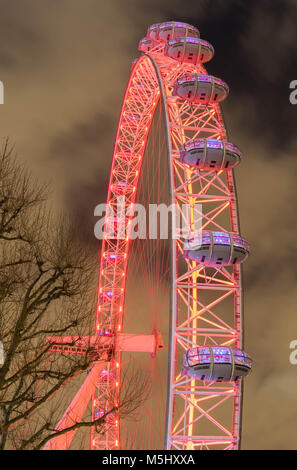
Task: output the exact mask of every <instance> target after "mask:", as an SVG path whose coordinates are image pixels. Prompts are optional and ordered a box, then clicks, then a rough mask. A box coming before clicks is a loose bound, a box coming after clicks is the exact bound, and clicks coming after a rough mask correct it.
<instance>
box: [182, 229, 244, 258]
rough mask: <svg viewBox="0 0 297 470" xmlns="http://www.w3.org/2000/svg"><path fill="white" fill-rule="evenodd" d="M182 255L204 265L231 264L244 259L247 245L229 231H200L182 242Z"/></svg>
mask: <svg viewBox="0 0 297 470" xmlns="http://www.w3.org/2000/svg"><path fill="white" fill-rule="evenodd" d="M183 249H184V251H183V256H184V258H186V259H190V260H192V261H196V262H198V263H202V264H205V265H206V266H231V265H232V264H238V263H242V262H243V261H245V259H246V258H247V257H248V254H249V252H250V248H249V245H248V244H247V242H246V241H245V240H244V239H243V238H241V237H240V236H239V235H237V234H235V233H231V232H212V231H202V232H200V233H199V234H198V235H197V236H195V237H193V238H190V239H188V240H186V241H185V242H184V247H183Z"/></svg>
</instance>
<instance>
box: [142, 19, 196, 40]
mask: <svg viewBox="0 0 297 470" xmlns="http://www.w3.org/2000/svg"><path fill="white" fill-rule="evenodd" d="M181 36H185V37H195V38H199V31H198V29H197V28H195V26H192V25H190V24H188V23H182V22H180V21H167V22H166V23H156V24H153V25H151V26H150V27H149V28H148V30H147V37H148V38H150V39H153V41H159V42H167V41H168V40H169V39H172V38H176V37H181Z"/></svg>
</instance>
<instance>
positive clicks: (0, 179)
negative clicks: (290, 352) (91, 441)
mask: <svg viewBox="0 0 297 470" xmlns="http://www.w3.org/2000/svg"><path fill="white" fill-rule="evenodd" d="M46 202H47V192H46V190H45V189H44V188H42V187H40V185H38V184H37V183H36V182H35V181H32V177H31V176H30V175H29V174H28V173H27V172H26V170H25V169H24V167H23V166H22V165H20V164H19V163H18V162H17V161H16V159H15V158H14V157H13V153H12V149H11V148H10V146H9V144H8V141H6V142H5V143H4V145H3V148H2V150H1V152H0V340H1V341H2V342H3V346H4V353H5V354H4V363H3V365H2V367H1V365H0V449H40V448H42V446H43V445H44V444H45V443H46V442H47V441H48V440H49V439H50V438H51V437H53V435H54V434H53V433H55V424H56V422H57V419H58V417H59V412H61V411H62V409H63V408H61V407H62V405H63V403H62V402H61V400H56V399H55V396H56V394H57V392H59V390H60V389H61V387H64V386H66V385H67V384H68V383H69V382H70V381H71V380H73V379H75V378H76V377H77V376H78V375H80V374H82V376H83V373H84V372H86V371H87V370H88V369H89V368H90V366H91V363H92V360H93V357H92V354H90V352H91V348H87V350H86V353H85V354H81V355H67V354H60V355H57V354H50V348H51V346H52V345H50V344H48V343H47V342H46V340H45V338H46V336H59V335H60V336H74V335H78V336H83V335H90V333H91V332H92V327H93V316H94V311H95V298H96V282H95V281H96V271H97V267H96V262H95V263H94V261H93V260H94V256H92V253H90V252H88V250H87V248H86V246H85V245H82V244H81V243H80V242H79V241H78V236H77V228H76V227H74V226H73V224H71V223H70V222H69V221H67V220H66V219H65V217H55V216H54V215H53V214H52V213H51V211H49V209H48V207H47V203H46ZM95 261H96V260H95ZM97 360H100V358H97ZM136 375H137V374H136ZM134 376H135V374H134ZM137 382H138V384H139V386H137V387H135V386H134V387H133V389H132V388H131V383H132V382H131V380H130V381H128V386H127V387H126V388H125V387H124V393H123V398H122V399H121V402H120V403H119V404H118V406H117V407H111V409H110V410H107V415H108V414H109V413H113V412H114V411H115V410H116V409H118V407H120V408H122V410H123V414H124V415H125V414H126V415H127V414H131V413H133V411H134V410H135V407H137V406H139V405H140V404H141V402H142V401H143V400H144V399H145V393H144V390H146V393H147V390H148V387H147V385H146V382H147V378H146V377H145V376H143V377H142V379H140V377H138V378H137ZM134 385H135V381H134ZM60 405H61V406H60ZM106 421H107V420H106V415H104V416H103V417H100V418H99V419H97V420H96V421H95V422H92V421H91V420H90V419H89V420H85V421H84V422H82V423H74V424H73V426H74V428H80V427H90V426H91V425H96V426H97V428H98V429H102V432H103V431H104V429H105V428H104V426H105V424H106ZM66 431H67V430H65V431H64V432H66ZM60 433H61V431H60Z"/></svg>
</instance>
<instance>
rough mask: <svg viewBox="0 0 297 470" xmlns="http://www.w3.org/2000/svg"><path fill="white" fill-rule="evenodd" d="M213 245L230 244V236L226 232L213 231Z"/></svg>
mask: <svg viewBox="0 0 297 470" xmlns="http://www.w3.org/2000/svg"><path fill="white" fill-rule="evenodd" d="M213 243H214V245H230V236H229V233H228V232H213Z"/></svg>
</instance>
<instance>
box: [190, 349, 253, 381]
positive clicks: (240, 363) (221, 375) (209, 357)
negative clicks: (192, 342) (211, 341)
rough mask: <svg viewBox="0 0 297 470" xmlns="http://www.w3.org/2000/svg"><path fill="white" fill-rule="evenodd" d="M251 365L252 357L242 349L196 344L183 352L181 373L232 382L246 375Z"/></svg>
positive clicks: (209, 379)
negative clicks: (196, 345)
mask: <svg viewBox="0 0 297 470" xmlns="http://www.w3.org/2000/svg"><path fill="white" fill-rule="evenodd" d="M252 365H253V361H252V359H251V358H250V357H249V356H248V355H247V354H246V352H244V351H243V350H242V349H238V348H231V347H226V346H198V347H195V348H192V349H188V350H187V351H186V352H185V355H184V358H183V366H182V373H183V374H184V375H188V376H189V377H195V378H197V379H200V380H206V381H210V382H213V381H214V382H234V381H236V380H238V379H240V378H243V377H245V376H247V375H248V374H249V372H250V371H251V369H252Z"/></svg>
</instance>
